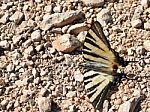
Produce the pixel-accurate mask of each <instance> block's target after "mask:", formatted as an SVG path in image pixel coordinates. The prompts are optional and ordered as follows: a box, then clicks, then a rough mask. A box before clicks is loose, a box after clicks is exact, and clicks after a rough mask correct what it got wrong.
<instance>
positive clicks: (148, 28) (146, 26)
mask: <svg viewBox="0 0 150 112" xmlns="http://www.w3.org/2000/svg"><path fill="white" fill-rule="evenodd" d="M144 29H145V30H150V22H146V23H144Z"/></svg>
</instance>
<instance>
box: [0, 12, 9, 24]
mask: <svg viewBox="0 0 150 112" xmlns="http://www.w3.org/2000/svg"><path fill="white" fill-rule="evenodd" d="M8 20H9V14H8V13H6V14H5V15H4V16H3V17H2V18H1V19H0V23H2V24H6V23H7V22H8Z"/></svg>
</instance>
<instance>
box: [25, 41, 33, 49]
mask: <svg viewBox="0 0 150 112" xmlns="http://www.w3.org/2000/svg"><path fill="white" fill-rule="evenodd" d="M31 43H32V40H31V39H28V40H27V41H25V42H24V43H23V46H24V47H25V48H27V47H29V46H30V45H31Z"/></svg>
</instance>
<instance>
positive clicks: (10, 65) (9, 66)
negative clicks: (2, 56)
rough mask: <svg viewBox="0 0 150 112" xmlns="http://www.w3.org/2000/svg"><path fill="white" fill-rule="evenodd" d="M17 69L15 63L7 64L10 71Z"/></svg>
mask: <svg viewBox="0 0 150 112" xmlns="http://www.w3.org/2000/svg"><path fill="white" fill-rule="evenodd" d="M14 69H15V65H14V64H12V63H10V64H9V65H8V66H7V71H8V72H12V71H13V70H14Z"/></svg>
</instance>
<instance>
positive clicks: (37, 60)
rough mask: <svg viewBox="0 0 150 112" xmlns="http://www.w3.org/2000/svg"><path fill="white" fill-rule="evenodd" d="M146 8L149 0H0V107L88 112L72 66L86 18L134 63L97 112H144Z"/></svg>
mask: <svg viewBox="0 0 150 112" xmlns="http://www.w3.org/2000/svg"><path fill="white" fill-rule="evenodd" d="M149 6H150V1H149V0H134V1H132V0H119V1H115V0H107V1H104V0H81V1H79V0H16V1H15V0H1V1H0V111H1V112H11V111H14V112H46V111H49V112H50V111H51V112H95V110H94V108H93V107H92V105H91V104H90V103H89V102H88V99H87V97H86V94H85V90H84V85H83V75H82V73H81V71H80V69H79V67H78V64H79V63H80V62H81V61H82V55H81V48H82V47H81V46H82V43H83V42H84V38H85V35H86V31H87V30H88V27H87V26H88V24H87V23H90V21H91V18H92V19H94V20H98V21H99V22H100V23H101V24H102V25H103V29H104V33H105V35H106V37H108V39H109V41H110V44H111V46H112V48H114V49H115V50H116V51H117V52H119V53H120V55H121V56H123V57H124V59H125V60H129V61H136V62H132V63H130V64H129V65H128V66H127V67H126V68H125V73H127V75H128V76H129V77H132V78H135V79H136V80H127V79H123V80H122V83H121V84H119V85H118V86H117V87H116V88H115V89H113V90H111V91H110V92H109V94H110V95H108V98H106V99H108V100H105V102H104V109H103V110H104V112H129V109H130V112H135V111H136V112H139V111H140V112H150V7H149ZM136 105H138V107H139V108H136V110H135V106H136Z"/></svg>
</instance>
